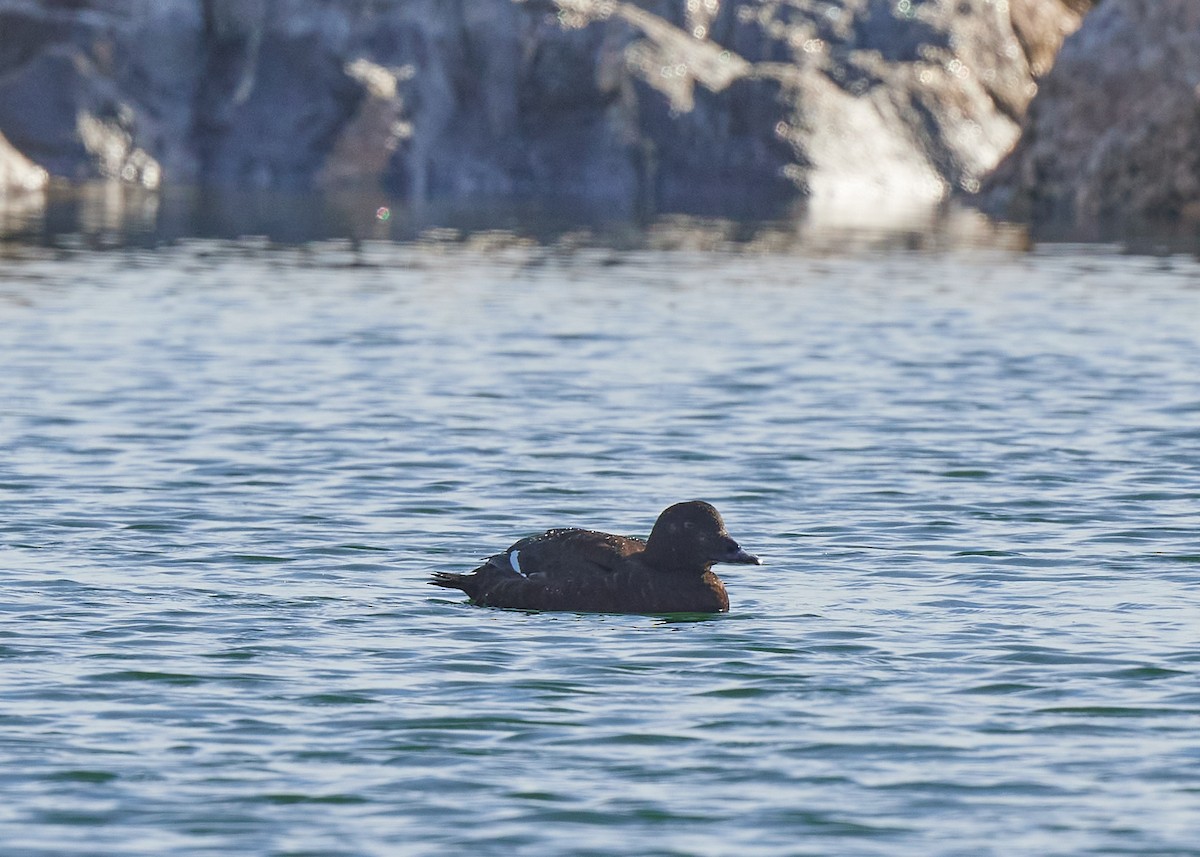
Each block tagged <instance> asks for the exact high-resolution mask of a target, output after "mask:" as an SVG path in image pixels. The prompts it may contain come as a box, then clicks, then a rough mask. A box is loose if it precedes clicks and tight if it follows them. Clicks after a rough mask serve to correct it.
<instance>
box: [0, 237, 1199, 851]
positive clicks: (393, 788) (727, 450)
mask: <svg viewBox="0 0 1200 857" xmlns="http://www.w3.org/2000/svg"><path fill="white" fill-rule="evenodd" d="M0 366H2V368H3V371H2V372H0V403H2V411H0V443H2V448H3V456H2V457H0V586H2V590H0V591H2V592H3V599H2V604H0V607H2V610H3V613H2V618H0V658H2V669H0V793H2V794H3V795H4V800H3V801H0V840H2V841H3V843H4V845H3V853H4V854H6V855H47V854H56V855H60V854H81V855H82V854H87V855H99V854H112V855H118V854H119V855H163V854H172V855H210V854H211V855H218V854H219V855H228V854H270V855H301V854H303V855H396V854H434V853H444V854H529V855H535V854H536V855H542V854H578V855H583V854H596V855H602V854H603V855H614V854H625V855H651V854H653V855H665V854H679V855H685V854H686V855H731V854H737V855H759V854H761V855H780V854H787V855H835V854H836V855H922V857H925V855H965V854H972V855H975V854H1005V855H1007V854H1038V855H1052V854H1053V855H1058V854H1138V855H1147V854H1162V855H1166V854H1173V855H1182V854H1190V855H1195V854H1200V844H1198V843H1200V740H1198V738H1197V735H1198V734H1200V731H1198V727H1200V684H1198V681H1197V679H1198V678H1200V645H1198V644H1197V629H1198V628H1200V591H1198V588H1197V585H1198V583H1200V538H1198V530H1200V526H1198V525H1200V380H1198V379H1200V368H1198V367H1200V265H1197V263H1196V262H1194V261H1192V260H1189V259H1186V258H1182V257H1171V258H1149V257H1139V256H1124V255H1119V254H1117V253H1115V252H1110V251H1107V250H1104V249H1103V248H1100V249H1098V248H1095V247H1089V248H1082V247H1080V248H1075V247H1058V248H1050V249H1040V250H1036V251H1034V252H1031V253H1009V252H999V251H982V250H973V251H945V252H934V253H918V252H905V251H899V250H892V251H888V252H881V253H874V254H865V255H864V254H852V255H848V256H839V255H825V254H818V253H804V252H752V251H750V250H749V249H743V250H742V251H740V252H738V251H733V250H729V251H722V250H698V249H691V250H689V249H677V250H673V251H669V250H659V251H653V252H651V251H636V250H631V251H618V250H603V249H586V248H580V249H571V248H570V247H569V246H568V245H567V244H563V243H560V244H558V245H555V246H549V247H543V246H537V245H532V244H524V243H521V242H515V241H507V240H501V239H500V238H496V239H495V240H491V239H488V238H487V236H484V237H483V238H481V239H477V240H474V241H472V242H465V243H463V242H453V241H424V242H416V243H408V244H390V243H379V244H366V245H362V246H360V247H354V246H349V245H344V244H339V243H333V242H330V243H324V244H319V243H318V244H310V245H305V246H302V247H294V248H290V249H288V248H278V247H271V246H267V245H264V244H261V243H253V242H241V243H238V242H232V243H225V242H216V241H195V242H181V243H179V244H178V245H177V246H173V247H168V248H161V249H157V250H144V251H137V250H114V251H110V252H103V253H101V252H90V251H87V250H83V249H76V250H56V251H49V250H46V251H42V250H33V249H29V248H24V249H20V250H18V251H15V252H10V258H8V259H7V260H5V261H4V262H3V264H2V267H0ZM693 497H700V498H704V499H707V500H710V501H712V502H713V503H715V504H716V505H717V506H718V507H719V508H720V509H721V510H722V511H723V512H724V514H725V518H726V521H727V523H728V525H729V528H730V531H731V533H732V534H733V535H734V536H735V537H736V538H738V539H739V540H740V541H741V542H742V544H743V545H744V546H745V547H746V548H747V549H749V550H752V551H754V552H755V553H760V554H761V555H763V556H764V557H765V558H766V560H767V562H768V563H769V564H768V565H767V566H766V567H764V568H761V569H760V568H752V567H727V568H726V570H725V571H724V572H723V576H724V578H725V580H726V583H727V585H728V588H729V592H730V597H731V600H732V602H733V607H732V610H731V612H730V613H729V614H728V615H726V616H720V617H715V618H710V619H704V620H699V621H697V620H695V618H694V617H691V618H688V617H682V618H681V617H674V618H672V617H647V616H610V615H576V614H541V615H538V614H526V613H522V612H516V611H498V610H484V609H479V608H473V607H470V606H468V605H467V604H466V603H464V601H463V600H462V599H460V598H458V597H455V595H456V594H455V593H448V592H446V591H444V590H437V589H434V588H432V587H428V586H426V585H425V582H424V581H425V579H426V578H427V576H428V574H429V573H430V572H432V571H438V570H441V571H454V570H466V569H469V568H471V567H473V563H474V562H475V561H476V560H477V559H478V558H479V557H481V556H484V555H487V554H489V553H491V552H493V551H495V550H497V549H499V548H503V547H504V546H506V545H507V544H509V543H510V542H511V541H513V540H515V539H516V538H517V537H520V536H523V535H526V534H529V533H531V532H535V531H538V530H540V529H543V528H546V527H549V526H553V525H568V526H569V525H578V526H589V527H595V528H602V529H608V530H612V531H616V532H621V533H629V534H635V535H645V534H646V532H647V531H648V529H649V527H650V524H651V523H652V522H653V519H654V517H655V516H656V515H657V513H658V512H659V511H660V510H661V509H662V508H663V507H664V506H666V505H668V504H669V503H671V502H674V501H677V500H682V499H688V498H693ZM685 619H686V621H685Z"/></svg>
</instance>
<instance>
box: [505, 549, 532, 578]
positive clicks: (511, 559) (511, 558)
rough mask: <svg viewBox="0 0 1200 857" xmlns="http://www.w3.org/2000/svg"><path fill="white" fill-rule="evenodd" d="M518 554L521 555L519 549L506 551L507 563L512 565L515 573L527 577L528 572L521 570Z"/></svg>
mask: <svg viewBox="0 0 1200 857" xmlns="http://www.w3.org/2000/svg"><path fill="white" fill-rule="evenodd" d="M520 555H521V552H520V551H509V552H508V564H509V565H511V566H512V567H513V571H515V572H516V573H517V574H519V575H521V576H522V577H528V576H529V575H528V574H526V573H525V572H523V571H521V563H520V561H518V559H517V557H519V556H520Z"/></svg>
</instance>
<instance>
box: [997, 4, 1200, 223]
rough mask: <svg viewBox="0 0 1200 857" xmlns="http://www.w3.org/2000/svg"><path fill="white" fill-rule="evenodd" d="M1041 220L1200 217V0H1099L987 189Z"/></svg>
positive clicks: (1006, 206) (1016, 211)
mask: <svg viewBox="0 0 1200 857" xmlns="http://www.w3.org/2000/svg"><path fill="white" fill-rule="evenodd" d="M986 199H987V200H988V202H989V204H990V207H992V208H993V209H995V210H997V211H1000V212H1003V213H1007V214H1010V215H1014V216H1018V217H1022V218H1032V219H1034V220H1036V221H1038V222H1043V223H1045V222H1057V223H1062V224H1064V225H1073V224H1109V225H1119V224H1121V223H1123V222H1126V221H1130V220H1133V221H1147V220H1148V221H1155V220H1161V221H1185V222H1200V3H1196V2H1194V0H1122V2H1120V3H1115V2H1113V3H1102V4H1100V5H1099V6H1097V8H1096V10H1095V11H1094V12H1092V13H1091V15H1090V16H1089V17H1088V19H1087V21H1086V22H1085V23H1084V25H1083V26H1082V27H1081V28H1080V30H1079V32H1077V33H1076V34H1075V35H1074V36H1072V37H1071V38H1070V39H1068V40H1067V41H1066V43H1065V44H1064V45H1063V48H1062V52H1061V54H1060V55H1059V58H1058V62H1057V64H1056V65H1055V67H1054V70H1053V71H1052V72H1051V73H1050V74H1049V75H1048V76H1047V78H1046V79H1045V81H1043V83H1042V85H1041V92H1040V94H1039V95H1038V98H1037V100H1036V101H1035V102H1034V104H1033V107H1032V109H1031V111H1030V114H1029V118H1028V124H1027V129H1026V132H1025V134H1024V135H1023V137H1022V139H1021V142H1020V144H1019V145H1018V146H1017V148H1016V149H1015V150H1014V152H1013V153H1012V155H1011V156H1009V157H1008V158H1007V159H1006V160H1005V162H1004V163H1003V164H1002V165H1001V167H1000V168H999V169H998V170H997V171H996V174H995V176H994V177H993V178H992V179H991V180H990V181H989V187H988V191H987V194H986Z"/></svg>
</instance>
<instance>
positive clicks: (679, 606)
mask: <svg viewBox="0 0 1200 857" xmlns="http://www.w3.org/2000/svg"><path fill="white" fill-rule="evenodd" d="M717 563H733V564H739V565H762V560H760V559H759V558H758V557H757V556H755V555H754V554H751V553H747V552H746V551H745V550H743V549H742V547H741V546H740V545H739V544H738V543H737V542H736V541H734V540H733V539H732V538H731V537H730V535H729V533H728V531H727V530H726V529H725V521H724V520H723V519H722V518H721V514H720V512H718V511H717V510H716V508H715V507H714V506H713V505H712V504H711V503H706V502H704V501H703V500H689V501H687V502H685V503H676V504H675V505H673V506H670V507H668V508H667V509H665V510H664V511H663V513H662V514H661V515H659V516H658V520H656V521H655V522H654V527H653V529H651V531H650V537H649V538H648V539H646V540H645V541H643V540H641V539H636V538H630V537H628V536H617V535H613V534H611V533H602V532H597V531H595V530H583V529H576V528H560V529H553V530H547V531H546V532H544V533H539V534H538V535H535V536H529V537H527V538H523V539H521V540H520V541H518V542H516V543H515V544H513V545H512V546H511V547H510V548H508V549H507V550H505V551H503V552H501V553H498V554H495V555H494V556H490V557H488V558H487V559H486V560H484V561H483V564H482V565H481V566H479V567H478V568H476V569H475V570H474V571H472V572H469V573H467V574H459V573H454V572H436V573H434V575H433V577H432V579H431V580H429V581H428V582H429V583H430V584H431V585H433V586H444V587H446V588H449V589H459V590H461V591H463V592H464V593H466V595H467V597H468V598H469V599H470V602H471V603H472V604H475V605H477V606H481V607H507V608H513V609H519V610H533V611H571V612H576V613H724V612H727V611H728V610H729V596H728V594H727V593H726V592H725V584H724V583H723V582H722V581H721V578H719V577H718V576H717V575H716V574H715V573H714V572H713V570H712V567H713V566H714V565H715V564H717Z"/></svg>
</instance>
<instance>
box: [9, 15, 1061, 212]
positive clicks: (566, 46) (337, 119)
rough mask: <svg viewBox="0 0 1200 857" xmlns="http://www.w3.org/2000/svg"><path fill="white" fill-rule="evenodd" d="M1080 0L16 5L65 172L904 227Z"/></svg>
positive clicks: (981, 154) (42, 150) (976, 173)
mask: <svg viewBox="0 0 1200 857" xmlns="http://www.w3.org/2000/svg"><path fill="white" fill-rule="evenodd" d="M1081 14H1082V12H1081V10H1080V8H1078V0H1007V2H1006V0H696V2H684V0H638V1H637V2H632V1H631V0H356V2H347V3H338V4H329V3H326V2H322V0H164V1H163V2H158V0H92V2H75V3H69V4H64V3H54V4H51V3H31V2H28V0H0V34H2V35H0V132H2V133H4V134H6V135H7V136H8V138H9V140H10V141H11V142H12V144H13V145H14V146H15V147H16V148H17V149H18V150H20V151H21V152H23V153H24V154H25V155H27V156H28V157H29V158H30V159H32V160H33V161H35V162H37V163H39V164H41V165H42V166H44V167H45V168H46V169H48V170H50V171H51V172H52V173H54V174H55V175H59V176H65V177H68V178H71V179H85V178H90V177H98V176H99V177H110V178H116V179H119V180H122V181H126V182H131V183H138V184H142V185H146V186H154V185H155V184H157V182H158V181H159V179H160V178H162V179H163V180H165V181H169V182H174V183H193V182H199V183H209V184H224V185H232V186H237V187H261V188H303V187H307V186H309V185H312V184H316V185H319V186H322V187H326V188H346V187H354V186H363V187H380V186H382V187H384V188H387V189H389V190H390V191H392V192H394V193H396V194H398V195H400V196H402V197H405V198H407V199H409V200H411V201H413V202H414V203H420V202H422V201H430V200H464V201H474V202H478V201H488V200H496V201H511V200H520V199H536V200H545V199H560V200H574V201H578V202H579V203H581V204H583V205H586V206H591V207H593V208H596V209H599V210H602V211H604V212H606V213H614V214H624V215H628V214H634V213H638V212H650V211H661V210H677V211H694V212H710V213H720V214H731V213H734V214H755V215H762V214H766V213H770V212H773V211H782V210H783V209H784V208H785V207H786V206H788V205H790V204H792V203H794V202H796V201H798V200H803V201H805V203H806V204H807V206H808V208H809V210H810V212H813V213H816V214H822V213H823V214H825V215H826V216H829V217H848V218H851V219H858V218H861V217H864V216H870V217H873V218H874V217H878V216H880V214H881V213H883V214H885V215H888V216H899V217H903V216H905V212H907V211H909V210H911V209H912V208H913V207H924V206H929V205H933V204H936V203H937V202H938V201H940V200H941V199H942V198H944V197H945V195H946V194H947V193H948V191H949V190H950V189H951V188H954V187H961V188H965V189H967V190H975V189H976V188H977V182H978V180H979V178H980V177H981V176H982V175H984V174H985V173H986V172H987V171H988V170H990V169H991V168H992V167H993V166H994V165H995V164H996V162H997V161H998V160H999V159H1000V157H1001V156H1002V155H1003V154H1004V152H1006V151H1007V150H1008V149H1009V147H1010V146H1011V145H1012V144H1013V142H1014V141H1015V140H1016V137H1017V134H1018V128H1019V126H1018V123H1019V120H1020V119H1021V117H1022V116H1023V113H1024V110H1025V107H1026V105H1027V103H1028V101H1029V98H1030V97H1031V96H1032V93H1033V90H1034V85H1033V81H1034V78H1035V76H1036V75H1037V73H1038V72H1039V70H1041V69H1043V68H1044V67H1045V66H1046V65H1047V63H1048V59H1047V58H1048V57H1051V56H1053V54H1054V52H1055V51H1056V50H1057V47H1058V42H1059V40H1060V39H1061V38H1062V35H1063V34H1064V33H1065V32H1068V31H1070V30H1071V29H1072V28H1073V27H1074V26H1075V25H1076V24H1077V23H1078V21H1079V18H1080V16H1081Z"/></svg>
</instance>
